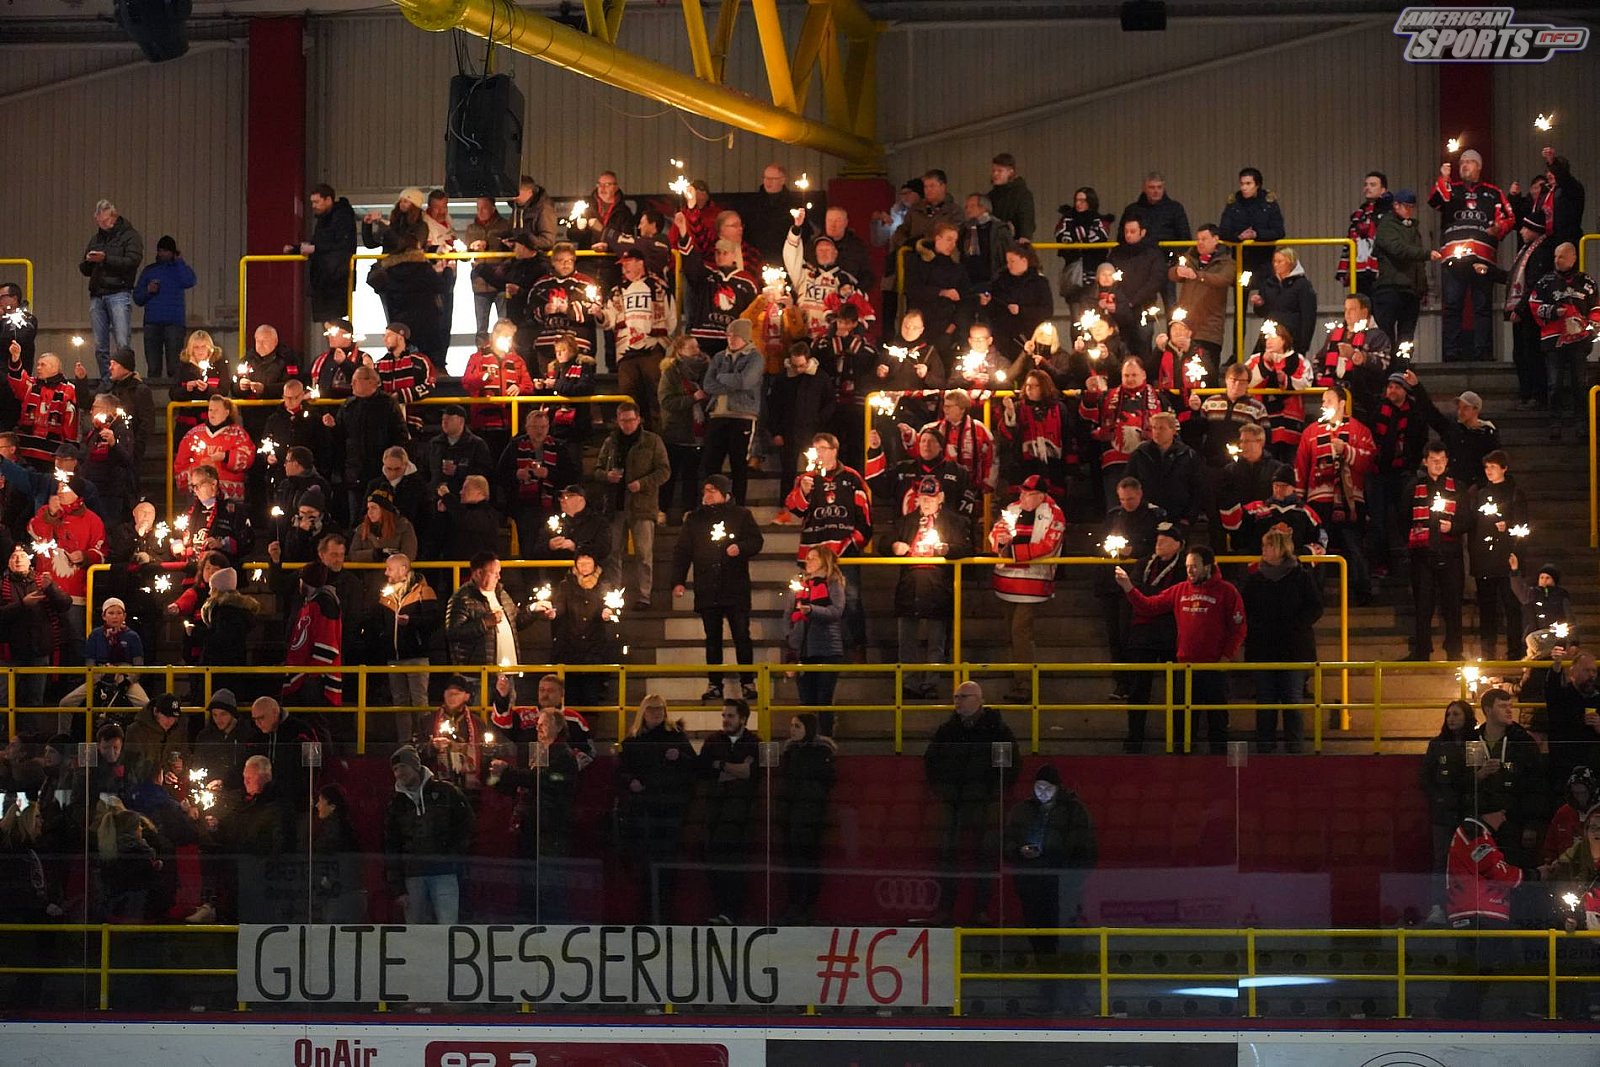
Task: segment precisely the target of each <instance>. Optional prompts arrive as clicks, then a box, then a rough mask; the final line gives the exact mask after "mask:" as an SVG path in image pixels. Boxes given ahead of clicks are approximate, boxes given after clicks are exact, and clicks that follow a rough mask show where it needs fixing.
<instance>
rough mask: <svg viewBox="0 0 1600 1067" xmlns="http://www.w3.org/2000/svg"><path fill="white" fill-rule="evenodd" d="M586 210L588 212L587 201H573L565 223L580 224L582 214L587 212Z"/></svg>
mask: <svg viewBox="0 0 1600 1067" xmlns="http://www.w3.org/2000/svg"><path fill="white" fill-rule="evenodd" d="M588 210H589V201H587V200H574V201H573V202H572V210H571V211H569V212H567V221H568V222H582V221H583V213H584V212H586V211H588Z"/></svg>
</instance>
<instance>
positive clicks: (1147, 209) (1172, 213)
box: [1062, 193, 1194, 255]
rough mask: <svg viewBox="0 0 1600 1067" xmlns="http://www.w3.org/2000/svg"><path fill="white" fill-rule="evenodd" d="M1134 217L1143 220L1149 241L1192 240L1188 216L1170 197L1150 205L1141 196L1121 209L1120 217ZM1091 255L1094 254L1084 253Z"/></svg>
mask: <svg viewBox="0 0 1600 1067" xmlns="http://www.w3.org/2000/svg"><path fill="white" fill-rule="evenodd" d="M1070 210H1072V205H1070V204H1067V205H1063V206H1062V211H1070ZM1130 215H1136V216H1138V217H1139V218H1142V219H1144V228H1145V231H1146V232H1147V233H1149V235H1150V239H1151V240H1153V241H1155V242H1157V243H1158V244H1159V243H1160V242H1161V241H1190V240H1193V239H1194V231H1192V230H1191V229H1189V215H1188V213H1187V212H1186V211H1184V210H1183V205H1182V204H1180V203H1178V202H1177V201H1176V200H1174V199H1172V197H1170V196H1163V197H1162V198H1161V199H1160V200H1158V201H1156V202H1155V203H1154V204H1152V203H1151V202H1150V201H1149V199H1148V198H1147V197H1146V196H1145V195H1144V194H1143V193H1140V194H1139V198H1138V199H1137V200H1135V201H1133V203H1131V204H1129V205H1128V206H1127V207H1125V208H1123V209H1122V217H1123V218H1128V217H1129V216H1130ZM1086 254H1088V255H1093V254H1094V253H1092V252H1090V253H1086Z"/></svg>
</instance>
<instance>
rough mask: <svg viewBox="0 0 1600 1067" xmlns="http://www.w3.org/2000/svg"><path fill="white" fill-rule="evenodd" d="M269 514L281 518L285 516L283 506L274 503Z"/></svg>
mask: <svg viewBox="0 0 1600 1067" xmlns="http://www.w3.org/2000/svg"><path fill="white" fill-rule="evenodd" d="M268 514H270V515H271V516H272V517H273V518H275V519H281V518H283V508H281V507H279V506H278V505H277V504H274V505H272V510H271V511H270V512H269V513H268Z"/></svg>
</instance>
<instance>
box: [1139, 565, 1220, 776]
mask: <svg viewBox="0 0 1600 1067" xmlns="http://www.w3.org/2000/svg"><path fill="white" fill-rule="evenodd" d="M1184 572H1185V573H1186V574H1187V575H1188V580H1187V581H1183V582H1179V583H1178V584H1177V585H1174V586H1172V587H1170V588H1168V589H1165V590H1163V591H1162V592H1160V593H1157V594H1156V595H1155V596H1146V595H1145V594H1143V593H1141V592H1139V590H1137V589H1135V588H1134V587H1133V579H1131V578H1129V577H1128V572H1127V571H1125V570H1123V569H1122V568H1121V567H1118V568H1117V569H1116V579H1117V585H1118V586H1120V587H1121V588H1122V591H1123V592H1124V593H1126V594H1127V596H1128V601H1129V603H1131V604H1132V605H1133V610H1134V611H1135V612H1137V613H1138V614H1139V615H1142V616H1144V617H1146V618H1150V617H1153V616H1156V615H1160V614H1163V613H1165V612H1169V611H1170V612H1171V613H1172V614H1173V616H1174V618H1176V620H1177V623H1178V662H1179V663H1225V662H1231V661H1232V660H1234V659H1235V658H1236V657H1237V656H1238V655H1239V649H1240V648H1241V647H1243V645H1244V633H1245V620H1244V600H1243V599H1242V598H1241V597H1240V596H1239V590H1237V589H1235V588H1234V587H1233V585H1232V584H1231V583H1230V582H1227V581H1224V580H1223V579H1222V577H1221V576H1220V575H1218V574H1217V561H1216V553H1214V552H1212V551H1211V549H1210V547H1208V546H1206V545H1195V546H1194V547H1193V548H1191V549H1189V554H1188V555H1187V556H1186V557H1184ZM1193 677H1194V686H1193V691H1192V692H1191V693H1190V701H1189V702H1190V703H1191V704H1202V705H1204V704H1215V705H1219V706H1218V707H1215V708H1212V709H1209V710H1207V711H1206V740H1207V742H1208V743H1209V744H1210V746H1211V752H1212V754H1213V755H1219V756H1220V755H1223V754H1224V753H1226V752H1227V746H1228V709H1227V708H1225V707H1221V706H1220V705H1223V704H1226V703H1227V702H1228V675H1227V673H1226V672H1224V671H1195V672H1194V675H1193Z"/></svg>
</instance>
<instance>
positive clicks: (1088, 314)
mask: <svg viewBox="0 0 1600 1067" xmlns="http://www.w3.org/2000/svg"><path fill="white" fill-rule="evenodd" d="M1100 321H1101V318H1100V316H1099V315H1096V314H1095V313H1094V312H1093V311H1085V312H1084V313H1083V314H1082V315H1080V316H1078V329H1080V330H1082V331H1083V332H1084V333H1088V332H1089V328H1090V327H1092V326H1094V325H1095V324H1096V323H1098V322H1100Z"/></svg>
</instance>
